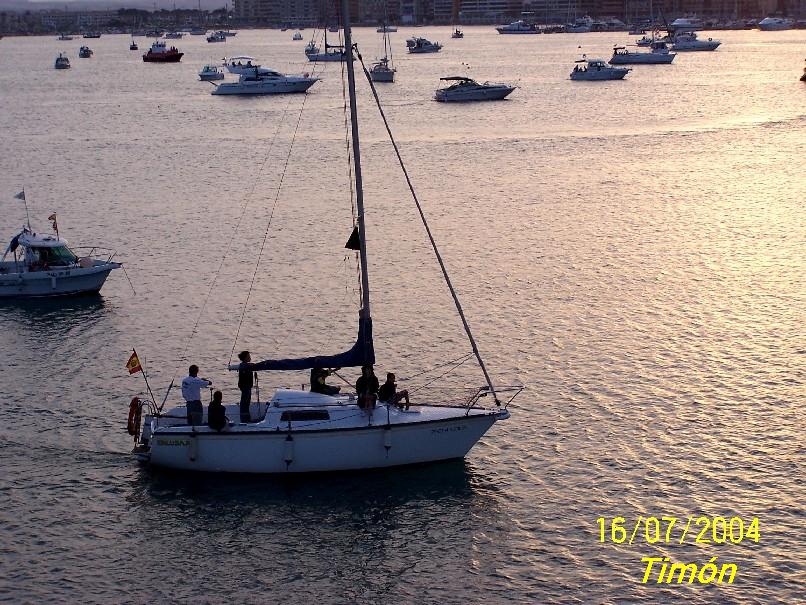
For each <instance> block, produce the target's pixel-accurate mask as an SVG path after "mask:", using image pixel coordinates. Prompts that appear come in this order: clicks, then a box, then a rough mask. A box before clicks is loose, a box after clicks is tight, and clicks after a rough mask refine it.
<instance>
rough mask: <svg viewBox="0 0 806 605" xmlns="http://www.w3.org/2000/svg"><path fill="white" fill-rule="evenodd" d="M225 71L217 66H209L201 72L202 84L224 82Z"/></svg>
mask: <svg viewBox="0 0 806 605" xmlns="http://www.w3.org/2000/svg"><path fill="white" fill-rule="evenodd" d="M223 79H224V70H223V69H221V68H220V67H218V66H217V65H212V64H208V65H205V66H204V67H202V68H201V70H199V80H201V81H202V82H213V81H214V80H223Z"/></svg>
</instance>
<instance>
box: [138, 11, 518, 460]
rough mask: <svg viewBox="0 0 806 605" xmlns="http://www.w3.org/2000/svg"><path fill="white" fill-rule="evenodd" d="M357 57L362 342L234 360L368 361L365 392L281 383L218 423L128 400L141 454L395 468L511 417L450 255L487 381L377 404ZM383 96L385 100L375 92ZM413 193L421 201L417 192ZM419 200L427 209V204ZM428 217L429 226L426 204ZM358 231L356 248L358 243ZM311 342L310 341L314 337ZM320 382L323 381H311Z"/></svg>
mask: <svg viewBox="0 0 806 605" xmlns="http://www.w3.org/2000/svg"><path fill="white" fill-rule="evenodd" d="M341 15H342V18H343V19H344V43H345V47H346V48H348V49H350V48H352V47H353V45H352V33H351V28H350V19H349V5H348V0H342V10H341ZM353 63H354V59H353V53H348V56H347V65H346V67H347V69H346V71H347V78H348V86H347V89H348V92H349V99H350V110H351V111H350V122H351V127H350V130H349V132H350V134H351V140H352V145H351V149H352V150H353V154H352V168H353V170H352V175H353V176H354V178H353V179H351V180H352V183H351V187H352V186H353V185H354V186H355V208H356V213H355V215H354V216H355V218H354V221H353V222H354V224H353V235H351V236H350V240H349V241H348V247H349V248H350V249H351V250H355V253H356V255H357V257H358V260H359V262H358V266H357V269H358V271H359V273H360V284H361V299H360V303H359V305H360V309H359V316H358V335H357V338H356V341H355V344H354V345H353V346H352V347H351V348H350V349H349V350H347V351H344V352H342V353H337V354H334V355H317V356H314V357H305V358H291V359H266V360H264V361H259V362H256V363H251V361H249V360H247V361H244V362H243V363H244V364H246V365H245V366H243V367H241V366H239V365H234V366H233V365H230V366H229V369H230V370H236V369H237V370H239V371H243V372H245V375H246V376H251V374H252V372H263V371H273V372H284V371H285V372H289V371H300V370H308V369H310V370H311V371H312V372H311V374H312V379H313V376H314V374H315V372H316V370H317V369H318V368H333V367H339V368H357V367H359V366H362V367H363V368H364V374H363V375H364V380H365V383H364V384H365V385H367V386H368V388H366V389H364V390H363V392H362V393H361V396H360V397H359V396H357V395H356V394H352V393H349V394H340V393H336V392H334V391H332V390H331V393H332V394H322V393H317V392H310V391H300V390H292V389H277V391H276V392H275V393H274V395H273V396H272V398H271V399H270V401H269V402H268V403H260V402H258V403H252V404H251V405H250V406H249V408H248V409H246V408H244V409H243V410H241V409H240V407H239V405H238V404H232V405H226V406H224V409H223V412H224V415H223V417H219V418H218V419H217V420H219V421H220V424H219V422H216V423H215V425H216V426H217V429H216V428H211V427H209V426H207V425H206V424H204V415H203V414H202V415H201V416H202V417H201V418H196V417H194V414H189V413H188V411H187V410H186V408H185V407H179V408H174V409H173V410H170V411H168V412H167V413H162V406H161V405H160V406H158V405H156V404H155V403H154V402H153V401H142V400H140V399H139V397H135V398H133V399H132V401H131V403H130V405H129V422H128V427H127V428H128V431H129V433H130V434H131V435H133V436H134V440H135V447H134V450H133V452H132V453H133V455H134V456H135V458H136V459H138V460H139V461H141V462H143V463H146V464H149V465H153V466H158V467H167V468H171V469H180V470H192V471H204V472H227V473H282V474H285V473H313V472H324V471H348V470H363V469H375V468H388V467H395V466H401V465H407V464H418V463H426V462H434V461H438V460H448V459H454V458H462V457H463V456H465V455H466V454H467V453H468V451H469V450H470V449H471V448H472V447H473V445H475V444H476V442H477V441H478V440H479V439H480V438H481V437H482V436H483V435H484V434H485V433H486V432H487V431H488V429H490V427H492V425H493V424H495V422H497V421H499V420H505V419H507V418H509V417H510V413H509V411H508V410H507V405H508V404H509V402H511V401H512V399H513V398H514V397H515V396H516V395H517V394H518V393H519V392H520V391H521V390H522V387H512V388H506V387H504V388H497V387H495V385H494V384H493V383H492V381H491V379H490V375H489V373H488V372H487V369H486V366H485V365H484V362H483V360H482V358H481V355H480V353H479V351H478V347H477V346H476V342H475V340H474V339H473V336H472V333H471V330H470V327H469V325H468V323H467V321H466V319H465V315H464V313H463V312H462V310H461V304H460V303H459V299H458V296H457V295H456V293H455V290H454V289H453V286H452V284H451V282H450V278H449V276H448V274H447V270H446V269H445V267H444V265H442V263H440V264H441V266H442V269H443V277H444V279H445V281H446V283H447V285H448V287H449V289H450V290H451V292H452V295H453V300H454V304H455V306H456V309H457V312H458V314H459V315H460V316H461V318H462V323H463V325H464V328H465V333H466V334H467V337H468V340H469V341H470V344H471V347H472V352H471V353H467V354H466V357H468V358H469V357H471V356H475V358H476V360H477V361H478V364H479V367H480V369H481V371H482V372H483V374H484V377H485V381H486V385H485V386H483V387H481V388H479V389H476V390H475V393H474V394H472V395H470V396H469V397H467V398H465V399H464V404H450V403H448V402H447V401H446V400H445V399H444V396H443V398H433V399H432V398H424V399H423V402H422V403H417V402H415V405H414V406H412V407H409V406H406V407H407V408H408V409H403V408H401V407H398V406H396V405H394V404H393V403H392V402H391V401H389V402H378V401H377V395H376V394H375V391H377V387H376V388H375V389H373V388H372V387H371V382H370V381H369V380H368V379H367V371H368V370H369V369H371V368H372V366H373V364H374V363H375V348H374V340H373V331H372V317H371V313H370V288H369V272H368V261H367V247H366V241H367V240H366V236H365V227H366V223H365V220H364V217H365V209H364V194H363V188H362V185H361V183H362V177H361V161H360V157H361V153H360V141H359V139H360V136H359V131H358V111H357V109H358V108H357V105H356V92H355V84H356V78H355V71H354V66H353ZM376 102H378V103H379V102H380V101H379V100H377V99H376ZM390 134H391V133H390ZM413 197H414V196H413ZM414 199H415V201H416V197H414ZM416 203H417V204H418V208H419V202H416ZM420 218H421V221H422V222H423V224H424V226H425V228H426V231H427V232H428V233H430V231H429V230H428V225H427V221H426V218H425V215H424V214H423V213H422V210H420ZM328 228H332V225H328ZM354 238H355V242H354V246H353V244H351V243H350V242H353V240H354ZM429 240H430V241H431V245H432V248H433V250H434V252H435V256H436V257H437V258H438V259H439V258H440V256H439V253H438V250H437V245H436V242H435V241H434V240H433V237H429ZM341 253H342V251H339V254H341ZM236 342H237V336H236ZM307 344H308V346H312V344H311V343H307ZM135 358H136V356H135ZM137 367H138V368H139V363H138V364H137ZM441 368H442V367H441V366H440V371H442V369H441ZM131 371H132V369H131V368H130V372H131ZM135 371H137V370H135ZM444 375H445V374H444V373H443V376H444ZM312 383H313V384H317V383H315V382H314V381H313V380H312ZM358 384H359V383H357V385H358ZM504 391H509V392H510V393H512V392H514V395H512V396H511V397H510V398H509V400H508V401H506V402H502V401H501V400H499V398H498V396H499V394H501V393H502V392H504ZM484 397H487V398H488V399H489V400H493V401H494V403H495V406H494V407H491V408H482V407H479V406H478V404H479V401H480V400H481V399H482V398H484ZM166 398H167V394H166ZM144 408H145V422H144V423H142V424H143V427H142V428H143V430H142V433H141V431H140V429H141V417H142V413H143V410H144ZM242 415H243V416H242ZM208 420H209V415H208ZM199 421H201V422H199ZM194 423H195V424H194Z"/></svg>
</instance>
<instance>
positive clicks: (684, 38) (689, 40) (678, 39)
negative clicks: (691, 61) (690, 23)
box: [672, 32, 721, 52]
mask: <svg viewBox="0 0 806 605" xmlns="http://www.w3.org/2000/svg"><path fill="white" fill-rule="evenodd" d="M720 44H721V42H720V41H719V40H714V39H713V38H708V39H707V40H700V39H699V38H697V34H695V33H694V32H680V33H679V34H676V35H675V37H674V40H673V41H672V50H676V51H684V52H688V51H697V50H716V49H717V48H719V45H720Z"/></svg>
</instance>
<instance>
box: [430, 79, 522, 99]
mask: <svg viewBox="0 0 806 605" xmlns="http://www.w3.org/2000/svg"><path fill="white" fill-rule="evenodd" d="M440 80H442V81H445V82H452V84H451V85H450V86H446V87H445V88H440V89H438V90H437V91H436V92H435V93H434V99H435V100H437V101H441V102H443V103H451V102H453V103H457V102H464V101H500V100H501V99H504V98H505V97H507V96H509V94H510V93H512V91H513V90H515V88H516V87H515V86H510V85H509V84H494V83H492V82H485V83H484V84H479V83H478V82H476V81H475V80H473V79H472V78H467V77H465V76H450V77H447V78H440Z"/></svg>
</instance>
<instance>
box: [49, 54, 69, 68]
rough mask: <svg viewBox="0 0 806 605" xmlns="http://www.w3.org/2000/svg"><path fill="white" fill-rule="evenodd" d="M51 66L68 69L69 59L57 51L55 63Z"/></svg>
mask: <svg viewBox="0 0 806 605" xmlns="http://www.w3.org/2000/svg"><path fill="white" fill-rule="evenodd" d="M53 67H55V68H56V69H70V59H68V58H67V55H64V54H62V53H59V56H58V57H56V63H55V65H54V66H53Z"/></svg>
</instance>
